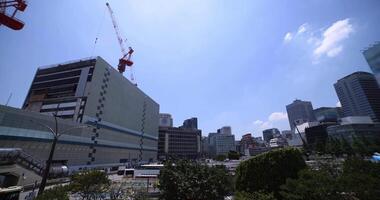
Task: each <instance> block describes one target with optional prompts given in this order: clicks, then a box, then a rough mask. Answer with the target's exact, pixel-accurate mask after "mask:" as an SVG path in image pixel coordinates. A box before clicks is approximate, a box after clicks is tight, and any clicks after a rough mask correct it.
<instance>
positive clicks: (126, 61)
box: [106, 3, 134, 82]
mask: <svg viewBox="0 0 380 200" xmlns="http://www.w3.org/2000/svg"><path fill="white" fill-rule="evenodd" d="M106 6H107V8H108V11H109V13H110V16H111V19H112V24H113V28H114V29H115V33H116V37H117V41H118V42H119V45H120V49H121V53H122V57H121V58H120V59H119V64H118V67H117V69H118V70H119V72H120V73H123V72H124V71H125V67H126V66H128V67H131V66H132V65H133V62H132V61H131V56H132V53H133V52H134V51H133V49H132V48H131V47H129V48H128V52H127V50H126V48H125V47H124V40H123V38H122V37H121V34H120V29H119V26H118V24H117V21H116V18H115V15H114V12H113V10H112V8H111V6H110V4H109V3H106ZM131 81H132V82H134V76H133V73H132V71H131Z"/></svg>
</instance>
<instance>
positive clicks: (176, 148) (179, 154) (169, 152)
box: [158, 118, 202, 160]
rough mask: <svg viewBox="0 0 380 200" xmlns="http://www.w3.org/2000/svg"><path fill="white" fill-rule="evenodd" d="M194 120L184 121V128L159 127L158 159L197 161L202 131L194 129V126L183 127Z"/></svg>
mask: <svg viewBox="0 0 380 200" xmlns="http://www.w3.org/2000/svg"><path fill="white" fill-rule="evenodd" d="M194 119H195V121H196V118H192V119H190V120H185V122H184V126H180V127H159V141H158V158H159V159H160V160H165V159H168V158H175V159H177V158H186V159H197V158H198V157H199V156H200V154H201V148H202V143H201V139H202V138H201V137H202V131H201V130H199V129H197V128H194V127H195V126H194V124H193V125H190V126H185V124H186V123H187V122H189V121H191V122H194Z"/></svg>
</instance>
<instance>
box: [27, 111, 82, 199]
mask: <svg viewBox="0 0 380 200" xmlns="http://www.w3.org/2000/svg"><path fill="white" fill-rule="evenodd" d="M58 108H59V104H58V105H57V110H56V112H55V113H53V117H54V129H53V128H51V127H50V126H48V125H46V124H42V123H40V122H36V121H33V120H31V121H32V122H34V123H37V124H39V125H41V126H43V127H45V128H47V129H49V131H50V132H51V133H52V134H53V143H52V144H51V148H50V153H49V158H48V160H47V161H46V166H45V170H44V172H43V174H42V180H41V184H40V187H39V189H38V195H37V196H41V195H42V193H43V192H44V190H45V186H46V181H47V178H48V176H49V171H50V166H51V163H52V161H53V156H54V151H55V146H56V145H57V141H58V138H59V137H60V136H61V135H62V134H64V133H66V132H68V131H70V130H73V129H79V128H86V127H88V126H78V127H73V128H69V129H66V130H64V131H62V132H59V131H58V119H57V118H58Z"/></svg>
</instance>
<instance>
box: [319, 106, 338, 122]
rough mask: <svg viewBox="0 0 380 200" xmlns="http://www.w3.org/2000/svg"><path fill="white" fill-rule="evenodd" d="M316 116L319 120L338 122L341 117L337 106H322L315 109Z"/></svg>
mask: <svg viewBox="0 0 380 200" xmlns="http://www.w3.org/2000/svg"><path fill="white" fill-rule="evenodd" d="M313 112H314V116H315V118H316V119H317V121H319V122H337V121H338V119H339V118H340V116H339V112H338V109H337V108H336V107H320V108H317V109H314V111H313Z"/></svg>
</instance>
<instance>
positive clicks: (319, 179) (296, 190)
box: [280, 169, 343, 200]
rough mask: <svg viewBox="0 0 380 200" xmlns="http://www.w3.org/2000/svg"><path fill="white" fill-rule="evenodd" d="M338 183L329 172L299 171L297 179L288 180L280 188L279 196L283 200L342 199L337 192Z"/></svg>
mask: <svg viewBox="0 0 380 200" xmlns="http://www.w3.org/2000/svg"><path fill="white" fill-rule="evenodd" d="M337 186H338V183H337V181H336V179H335V178H334V176H333V175H332V174H330V173H329V170H325V169H322V170H315V171H313V170H310V169H305V170H302V171H300V173H299V177H298V179H288V180H287V181H286V184H285V185H283V186H281V192H280V194H281V196H282V199H284V200H295V199H298V200H320V199H324V200H333V199H343V196H342V195H341V194H340V192H339V191H338V190H337Z"/></svg>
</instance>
